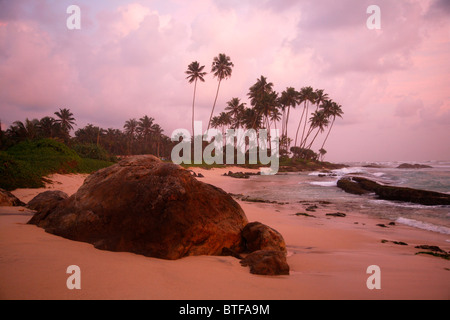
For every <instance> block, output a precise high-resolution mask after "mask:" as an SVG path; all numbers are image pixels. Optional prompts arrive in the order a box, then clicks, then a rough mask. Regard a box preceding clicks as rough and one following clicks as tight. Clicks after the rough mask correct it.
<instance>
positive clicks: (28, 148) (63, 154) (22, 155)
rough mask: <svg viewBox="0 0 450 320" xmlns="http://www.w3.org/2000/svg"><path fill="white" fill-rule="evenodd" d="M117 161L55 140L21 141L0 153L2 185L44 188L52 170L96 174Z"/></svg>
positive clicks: (55, 171)
mask: <svg viewBox="0 0 450 320" xmlns="http://www.w3.org/2000/svg"><path fill="white" fill-rule="evenodd" d="M112 164H113V162H109V161H104V160H98V159H89V158H82V157H80V156H79V155H78V154H77V153H76V152H75V151H74V150H72V149H71V148H69V147H68V146H66V145H65V144H63V143H61V142H58V141H56V140H53V139H41V140H35V141H24V142H21V143H19V144H17V145H15V146H13V147H11V148H9V149H8V150H7V151H2V152H0V188H2V189H5V190H14V189H17V188H40V187H43V186H44V185H45V177H46V176H48V175H49V174H52V173H92V172H94V171H97V170H99V169H101V168H104V167H107V166H110V165H112Z"/></svg>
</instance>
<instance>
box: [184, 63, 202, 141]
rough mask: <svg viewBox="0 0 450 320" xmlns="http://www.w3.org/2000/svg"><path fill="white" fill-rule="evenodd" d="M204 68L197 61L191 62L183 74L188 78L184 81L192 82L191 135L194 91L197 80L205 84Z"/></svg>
mask: <svg viewBox="0 0 450 320" xmlns="http://www.w3.org/2000/svg"><path fill="white" fill-rule="evenodd" d="M204 68H205V66H200V64H199V63H198V62H197V61H194V62H192V63H191V64H190V65H189V66H188V69H187V71H186V72H185V73H186V74H187V75H188V76H187V77H186V79H188V80H189V83H192V82H194V97H193V99H192V135H194V105H195V91H196V89H197V80H200V81H201V82H205V79H204V78H203V77H204V76H205V75H206V72H203V69H204Z"/></svg>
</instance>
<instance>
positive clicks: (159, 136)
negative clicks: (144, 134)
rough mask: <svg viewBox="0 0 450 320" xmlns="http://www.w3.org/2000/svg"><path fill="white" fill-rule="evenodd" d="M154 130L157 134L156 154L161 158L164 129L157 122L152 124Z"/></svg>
mask: <svg viewBox="0 0 450 320" xmlns="http://www.w3.org/2000/svg"><path fill="white" fill-rule="evenodd" d="M152 131H153V133H154V135H155V142H156V156H157V157H158V158H159V150H160V147H161V140H162V133H163V131H164V130H163V129H162V128H161V126H160V125H159V124H157V123H155V124H154V125H153V126H152Z"/></svg>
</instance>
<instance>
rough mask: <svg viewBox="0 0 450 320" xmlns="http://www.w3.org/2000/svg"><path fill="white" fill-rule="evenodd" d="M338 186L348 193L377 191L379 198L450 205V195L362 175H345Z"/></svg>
mask: <svg viewBox="0 0 450 320" xmlns="http://www.w3.org/2000/svg"><path fill="white" fill-rule="evenodd" d="M337 186H338V187H339V188H341V189H343V190H344V191H346V192H348V193H353V194H359V195H362V194H367V193H375V194H376V195H377V196H378V198H379V199H383V200H394V201H403V202H411V203H418V204H422V205H450V195H449V194H445V193H439V192H435V191H427V190H420V189H413V188H405V187H396V186H387V185H382V184H379V183H377V182H375V181H372V180H369V179H366V178H362V177H356V176H353V177H345V178H342V179H340V180H339V181H338V183H337Z"/></svg>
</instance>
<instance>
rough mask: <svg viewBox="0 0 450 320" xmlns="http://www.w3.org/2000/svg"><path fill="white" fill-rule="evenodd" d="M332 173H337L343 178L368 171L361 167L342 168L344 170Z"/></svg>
mask: <svg viewBox="0 0 450 320" xmlns="http://www.w3.org/2000/svg"><path fill="white" fill-rule="evenodd" d="M332 172H334V173H336V174H337V175H339V176H343V175H346V174H351V173H364V172H366V171H365V170H363V169H362V168H360V167H350V168H342V169H336V170H332Z"/></svg>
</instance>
